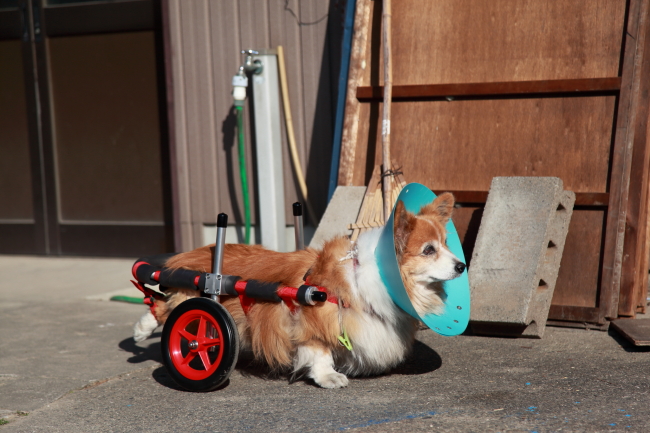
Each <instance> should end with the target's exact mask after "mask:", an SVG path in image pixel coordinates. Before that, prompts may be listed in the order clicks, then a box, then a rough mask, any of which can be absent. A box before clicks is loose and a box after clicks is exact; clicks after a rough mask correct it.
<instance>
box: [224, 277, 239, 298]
mask: <svg viewBox="0 0 650 433" xmlns="http://www.w3.org/2000/svg"><path fill="white" fill-rule="evenodd" d="M239 280H241V277H238V276H237V275H222V276H221V294H222V295H230V296H237V295H238V294H239V293H237V290H235V283H237V281H239Z"/></svg>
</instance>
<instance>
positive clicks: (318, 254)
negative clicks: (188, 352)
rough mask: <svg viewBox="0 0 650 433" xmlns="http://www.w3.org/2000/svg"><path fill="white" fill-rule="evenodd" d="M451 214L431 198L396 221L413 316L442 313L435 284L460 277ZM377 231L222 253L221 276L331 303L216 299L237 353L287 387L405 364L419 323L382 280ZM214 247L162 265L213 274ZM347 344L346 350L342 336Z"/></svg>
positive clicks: (158, 312) (447, 201)
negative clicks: (229, 321) (305, 288)
mask: <svg viewBox="0 0 650 433" xmlns="http://www.w3.org/2000/svg"><path fill="white" fill-rule="evenodd" d="M453 207H454V197H453V195H452V194H451V193H444V194H441V195H440V196H438V197H437V198H436V199H435V200H434V201H433V202H432V203H430V204H428V205H426V206H423V207H422V208H421V209H420V211H419V212H418V213H417V214H413V213H411V212H408V211H407V210H406V209H405V207H404V203H403V202H401V201H398V203H397V205H396V208H395V216H394V227H393V230H394V236H395V252H396V256H397V261H398V265H399V268H400V272H401V276H402V280H403V282H404V286H405V288H406V292H407V294H408V295H409V297H410V299H411V301H412V304H413V306H414V308H415V310H416V311H417V312H418V314H420V315H425V314H430V313H433V314H436V313H438V314H439V313H441V312H442V311H443V310H444V301H443V299H444V290H443V287H442V282H443V281H446V280H451V279H453V278H456V277H458V276H460V275H461V274H462V273H463V271H464V270H465V264H464V263H462V262H461V261H460V260H459V259H458V258H456V256H454V254H452V253H451V252H450V251H449V249H448V248H447V246H446V230H445V225H446V224H447V221H448V220H449V219H450V217H451V214H452V211H453ZM381 232H382V228H378V229H374V230H371V231H368V232H365V233H363V234H361V235H360V236H359V238H358V239H357V241H356V242H355V243H351V242H350V240H349V239H347V238H346V237H337V238H334V239H332V240H330V241H327V242H325V244H324V245H323V247H322V248H321V249H319V250H316V249H312V248H307V249H305V250H300V251H295V252H289V253H279V252H275V251H269V250H266V249H264V248H263V247H261V246H249V245H241V244H227V245H225V250H224V262H223V273H224V274H227V275H238V276H240V277H241V278H242V279H244V280H249V279H256V280H260V281H267V282H277V283H281V284H283V285H286V286H290V287H299V286H300V285H301V284H304V282H303V280H308V282H309V284H310V285H316V286H322V287H325V288H326V289H327V291H328V294H329V296H335V297H336V299H338V302H337V303H334V302H322V303H319V304H317V305H314V306H303V307H300V308H298V309H294V311H293V312H292V311H291V310H290V309H289V308H288V306H287V305H286V304H285V303H283V302H280V303H271V302H257V303H255V304H254V305H253V306H252V307H251V308H250V309H249V310H248V312H247V313H244V310H243V309H242V306H241V305H240V301H239V299H238V298H237V297H235V296H221V297H220V300H219V301H220V303H221V304H222V305H223V306H224V307H225V308H226V309H227V310H228V312H229V313H230V314H231V315H232V317H233V319H234V321H235V323H236V325H237V329H238V332H239V337H240V347H241V348H242V349H244V350H250V351H252V353H253V355H254V356H255V358H256V359H258V360H261V361H264V362H266V363H267V364H268V365H269V366H270V368H271V369H272V370H276V371H283V372H291V373H292V375H291V379H292V380H295V379H297V378H301V377H304V376H306V377H308V378H310V379H312V380H313V381H314V382H315V383H316V384H317V385H319V386H321V387H323V388H340V387H345V386H347V385H348V376H351V377H353V376H368V375H376V374H382V373H386V372H388V371H390V370H391V369H392V368H393V367H395V366H397V365H398V364H400V363H402V362H403V361H404V360H405V358H406V357H407V355H408V354H409V351H410V349H411V347H412V345H413V343H414V339H415V333H416V331H417V330H418V325H419V323H418V320H416V319H414V318H413V317H411V316H410V315H409V314H408V313H406V312H404V311H403V310H401V309H400V308H399V307H398V306H397V305H396V304H395V303H394V302H393V300H392V299H391V297H390V295H389V293H388V291H387V289H386V286H385V285H384V283H383V281H382V278H381V276H380V273H379V268H378V265H377V263H376V259H375V254H374V253H375V249H376V247H377V244H378V242H379V237H380V235H381ZM213 255H214V245H212V246H205V247H202V248H198V249H196V250H193V251H190V252H187V253H182V254H178V255H176V256H173V257H171V258H170V259H169V260H168V261H167V263H166V266H167V267H169V268H172V269H178V268H183V269H191V270H196V271H200V272H210V271H211V270H212V262H213ZM166 294H167V296H166V298H165V299H163V300H157V301H156V302H155V315H154V314H152V313H151V312H150V311H147V313H146V314H145V315H144V316H143V317H142V318H141V319H140V321H139V322H138V323H137V324H136V325H135V327H134V339H135V340H136V341H142V340H144V339H145V338H147V337H149V336H150V335H151V334H152V333H153V331H154V330H155V329H156V327H158V326H159V325H162V324H163V323H164V322H165V320H166V319H167V317H168V316H169V314H170V312H171V311H172V310H173V309H174V308H175V307H176V306H177V305H178V304H180V303H181V302H183V301H185V300H186V299H188V298H191V297H196V296H200V295H201V294H200V293H199V292H198V291H195V290H187V289H168V290H167V291H166ZM341 336H344V337H342V339H343V338H344V340H347V341H348V342H349V343H350V344H348V345H346V346H344V345H343V344H341V342H340V341H341V340H340V339H339V337H341Z"/></svg>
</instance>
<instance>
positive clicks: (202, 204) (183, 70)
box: [165, 0, 345, 250]
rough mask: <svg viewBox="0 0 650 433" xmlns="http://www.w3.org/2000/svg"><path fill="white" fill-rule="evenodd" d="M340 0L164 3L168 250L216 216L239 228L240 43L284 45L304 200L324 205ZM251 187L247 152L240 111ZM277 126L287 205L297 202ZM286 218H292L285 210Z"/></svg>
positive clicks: (190, 242)
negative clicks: (236, 92) (235, 87)
mask: <svg viewBox="0 0 650 433" xmlns="http://www.w3.org/2000/svg"><path fill="white" fill-rule="evenodd" d="M344 6H345V1H344V0H331V1H330V2H326V1H322V0H303V1H298V0H239V1H237V0H166V3H165V11H166V16H167V18H166V21H167V22H166V24H167V26H168V28H167V44H166V45H167V46H166V50H167V61H168V63H169V64H168V75H170V77H168V81H169V82H170V83H171V89H172V90H171V95H170V97H171V99H172V101H171V104H170V115H171V122H170V124H171V125H170V129H171V152H172V155H171V159H172V178H173V184H174V202H175V221H174V224H175V231H176V249H177V250H188V249H191V248H195V247H198V246H200V245H201V244H202V231H203V225H204V224H214V223H215V222H216V216H217V214H218V213H220V212H225V213H227V214H228V215H229V217H230V221H231V222H234V223H236V224H243V204H242V198H241V188H240V182H239V170H238V162H237V161H238V159H237V158H238V156H237V155H238V153H237V141H236V137H237V135H236V117H235V115H234V112H233V110H232V96H231V80H232V76H233V75H234V74H235V73H236V72H237V70H238V68H239V66H240V65H241V63H242V61H243V56H242V55H241V54H240V52H241V50H242V49H249V48H250V49H263V48H276V47H277V46H278V45H282V46H283V47H284V50H285V58H286V59H285V61H286V68H287V80H288V83H289V94H290V102H291V111H292V116H293V121H294V129H295V134H296V140H297V142H298V143H297V144H298V152H299V154H300V158H301V162H302V164H303V169H304V170H305V172H306V177H307V185H308V188H309V194H310V197H311V201H312V203H313V205H314V208H315V209H316V212H317V213H318V214H322V212H323V211H324V209H325V205H326V199H327V182H328V178H327V177H328V173H329V164H330V153H331V146H332V129H333V119H334V107H335V103H336V101H335V98H336V87H335V84H336V81H337V78H338V72H339V62H340V60H339V58H340V40H341V34H342V25H343V14H344ZM245 110H246V111H245V117H246V126H245V129H246V131H245V133H246V152H247V167H248V174H249V184H250V185H251V186H252V190H253V194H252V196H251V201H252V205H253V212H252V213H253V220H254V221H255V220H256V219H257V218H256V216H257V210H256V207H255V189H256V186H257V179H256V177H255V164H256V163H257V162H256V161H255V159H254V150H253V149H252V148H251V141H252V140H251V138H252V137H251V128H250V118H249V115H250V111H249V110H248V106H247V107H246V108H245ZM282 127H283V142H284V143H283V152H284V157H285V158H284V167H285V202H286V203H287V205H290V204H291V203H293V202H295V201H296V200H298V199H299V195H298V192H297V191H298V186H297V182H296V181H295V177H294V174H293V170H292V169H291V165H290V158H289V151H288V145H287V143H286V132H285V130H284V127H285V125H284V124H283V125H282ZM286 215H287V223H291V222H292V221H293V217H292V216H291V212H290V209H287V214H286Z"/></svg>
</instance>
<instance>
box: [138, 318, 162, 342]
mask: <svg viewBox="0 0 650 433" xmlns="http://www.w3.org/2000/svg"><path fill="white" fill-rule="evenodd" d="M157 327H158V321H157V320H156V318H155V317H154V315H153V314H151V311H147V312H146V313H144V315H143V316H142V317H140V320H138V323H136V324H135V326H134V327H133V339H134V340H135V341H143V340H145V339H147V338H148V337H149V336H150V335H151V334H153V331H154V330H155V329H156V328H157Z"/></svg>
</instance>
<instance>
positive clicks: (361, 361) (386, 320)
mask: <svg viewBox="0 0 650 433" xmlns="http://www.w3.org/2000/svg"><path fill="white" fill-rule="evenodd" d="M380 235H381V229H375V230H372V231H370V232H366V233H364V234H362V235H361V236H360V237H359V240H358V241H357V245H356V250H355V255H356V263H355V262H354V260H350V262H349V263H350V265H349V272H348V274H349V281H350V286H351V287H352V288H353V294H354V297H356V299H355V303H356V304H357V305H361V306H362V307H363V308H362V309H360V310H361V311H359V310H356V311H355V310H352V309H349V310H343V311H342V323H343V326H344V327H345V324H346V323H352V321H354V322H356V324H357V326H353V327H351V331H350V332H349V333H348V337H349V339H350V340H351V342H352V346H353V349H352V351H349V352H346V353H345V355H343V356H341V357H339V358H337V360H336V361H337V362H336V364H337V367H338V370H339V371H341V372H344V373H346V374H349V375H364V374H376V373H383V372H385V371H387V370H389V369H391V368H392V367H394V366H396V365H398V364H399V363H401V362H402V361H403V360H404V357H405V355H406V353H407V352H408V351H409V350H410V348H411V347H412V343H413V335H414V333H415V327H416V326H417V323H416V321H415V320H414V319H412V318H411V317H410V316H409V315H408V314H407V313H405V312H404V311H402V310H401V309H400V308H399V307H398V306H397V305H396V304H395V303H394V302H393V300H392V299H391V297H390V295H389V294H388V291H387V289H386V286H385V285H384V283H383V281H382V279H381V276H380V274H379V268H378V266H377V262H376V259H375V248H376V247H377V243H378V241H379V236H380Z"/></svg>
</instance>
